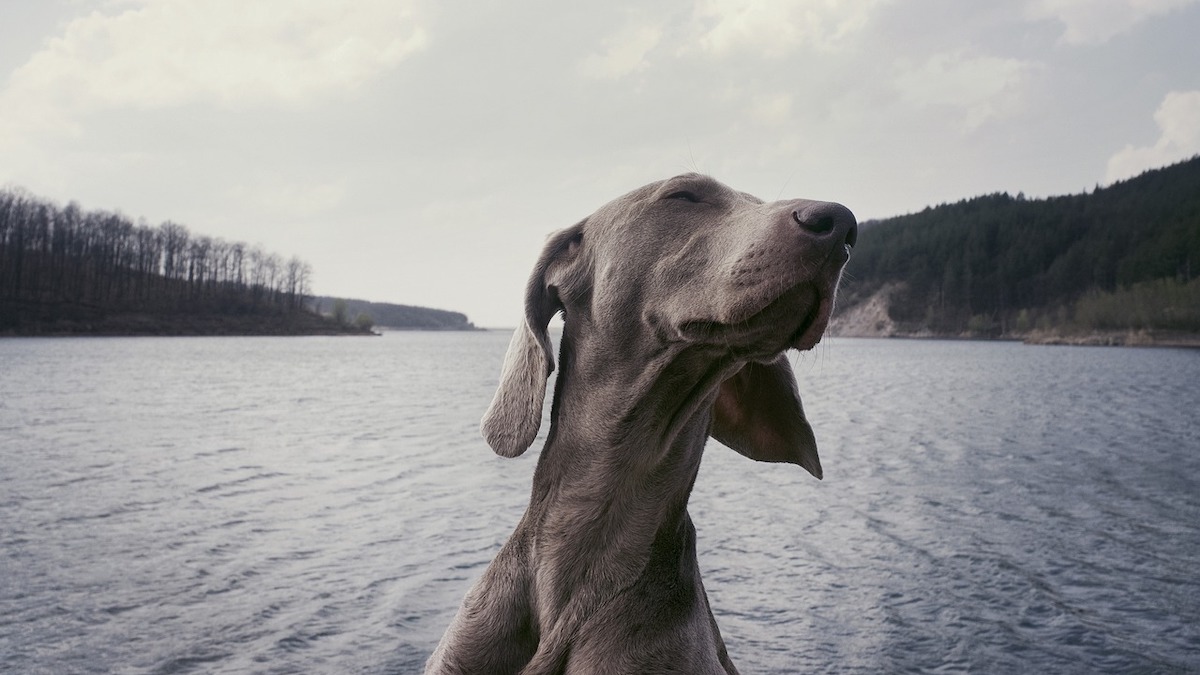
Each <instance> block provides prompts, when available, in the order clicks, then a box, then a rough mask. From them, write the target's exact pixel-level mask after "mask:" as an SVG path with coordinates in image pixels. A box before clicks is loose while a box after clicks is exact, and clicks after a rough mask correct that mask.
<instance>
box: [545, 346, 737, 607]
mask: <svg viewBox="0 0 1200 675" xmlns="http://www.w3.org/2000/svg"><path fill="white" fill-rule="evenodd" d="M572 328H573V327H572V326H571V325H569V324H568V326H567V327H566V328H565V329H564V335H563V344H562V349H561V356H560V364H559V368H560V372H559V376H558V379H557V383H556V386H555V392H554V404H553V411H552V414H551V428H550V433H549V435H548V438H547V441H546V445H545V447H544V449H543V450H542V454H541V457H540V458H539V460H538V467H537V471H536V473H535V475H534V481H533V494H532V497H531V500H530V509H529V513H528V514H527V516H526V523H525V524H526V526H528V527H532V528H533V536H534V542H533V546H534V550H535V551H536V552H535V555H538V556H551V557H554V558H558V560H556V562H558V563H561V564H556V565H553V566H550V567H547V568H544V569H556V570H561V571H562V572H563V573H564V574H565V575H566V576H565V577H564V578H561V579H556V580H553V582H552V585H553V586H554V587H555V591H556V592H557V593H561V594H563V597H564V598H566V597H568V596H571V595H576V594H578V593H579V592H580V588H581V587H586V588H587V589H588V590H590V591H591V592H594V593H596V594H597V595H598V597H597V600H602V598H603V596H604V594H605V593H608V592H611V591H613V590H614V589H620V588H624V587H626V586H627V585H628V584H630V583H632V581H633V580H634V579H636V578H637V576H638V575H639V574H640V573H642V570H644V569H645V568H646V566H647V564H648V563H649V561H650V560H651V558H652V557H659V558H661V556H662V555H664V551H669V552H670V553H669V555H675V556H677V557H680V558H682V557H684V556H690V558H691V562H692V563H694V560H695V549H694V530H693V528H692V526H691V521H690V519H689V517H688V514H687V501H688V496H689V494H690V493H691V490H692V485H693V483H694V482H695V479H696V474H697V472H698V471H699V468H700V459H701V455H702V453H703V450H704V444H705V441H706V440H707V439H708V432H709V424H710V420H711V409H712V402H713V399H714V397H715V395H716V388H717V386H718V385H719V383H720V381H721V378H722V376H723V375H724V374H726V372H727V371H728V368H727V367H721V366H720V365H711V366H709V367H707V368H699V367H697V365H698V364H697V363H694V361H697V360H698V359H700V358H702V355H700V354H697V353H693V352H689V351H688V350H686V349H678V348H664V349H659V350H657V351H655V352H653V353H631V352H630V351H628V350H630V349H635V348H636V347H633V346H632V345H629V344H621V345H614V344H612V342H611V341H606V340H604V339H603V337H602V336H601V337H600V338H597V337H594V332H593V331H590V330H572ZM709 358H710V359H711V357H709ZM629 364H638V366H639V367H638V368H637V369H631V368H630V367H629ZM680 562H681V563H687V562H688V561H686V560H681V561H680ZM542 600H543V601H546V600H551V599H549V598H542ZM551 602H552V603H553V602H554V601H553V600H551Z"/></svg>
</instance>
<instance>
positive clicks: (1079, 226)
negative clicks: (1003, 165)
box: [841, 157, 1200, 335]
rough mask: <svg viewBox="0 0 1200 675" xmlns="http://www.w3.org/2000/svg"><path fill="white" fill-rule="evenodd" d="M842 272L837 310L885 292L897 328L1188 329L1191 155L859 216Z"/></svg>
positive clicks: (1196, 276) (1198, 263)
mask: <svg viewBox="0 0 1200 675" xmlns="http://www.w3.org/2000/svg"><path fill="white" fill-rule="evenodd" d="M846 278H847V283H846V284H845V286H843V290H844V293H845V295H844V297H843V299H842V301H841V304H842V305H843V307H846V306H852V305H854V304H856V303H857V302H861V301H863V300H865V299H867V298H869V297H871V296H872V295H873V294H875V293H876V292H878V291H879V290H880V289H882V288H884V287H891V288H893V289H895V290H894V292H893V293H892V297H891V302H890V306H889V314H890V315H891V316H890V318H891V319H893V320H894V321H895V322H896V323H897V324H898V325H899V326H901V327H902V329H903V330H912V331H919V330H925V331H932V332H934V333H941V334H956V333H964V332H969V333H976V334H991V335H1001V334H1011V333H1019V332H1024V331H1028V330H1030V329H1034V328H1038V327H1043V328H1050V327H1062V326H1063V325H1065V324H1072V323H1074V324H1077V327H1078V328H1082V329H1094V328H1129V329H1137V328H1146V329H1171V330H1190V331H1196V330H1200V157H1195V158H1192V159H1191V160H1188V161H1185V162H1181V163H1179V164H1175V165H1173V166H1169V167H1165V168H1162V169H1156V170H1152V171H1148V172H1146V173H1143V174H1142V175H1140V176H1137V177H1135V178H1132V179H1129V180H1126V181H1122V182H1119V183H1116V184H1114V185H1111V186H1109V187H1106V188H1097V189H1096V190H1095V191H1093V192H1091V193H1090V194H1089V193H1085V194H1077V195H1070V196H1063V197H1052V198H1048V199H1027V198H1025V196H1024V195H1021V194H1018V195H1016V196H1015V197H1014V196H1011V195H1008V194H1003V193H998V194H991V195H985V196H981V197H976V198H973V199H967V200H963V201H959V202H957V203H953V204H942V205H939V206H936V207H931V208H926V209H925V210H923V211H921V212H919V213H914V214H910V215H905V216H899V217H895V218H889V219H886V220H882V221H877V222H872V223H864V225H863V229H862V236H860V238H859V243H858V246H857V247H856V248H855V250H854V253H853V255H852V256H851V258H850V262H849V263H848V265H847V268H846ZM1151 307H1156V308H1157V309H1154V311H1150V308H1151Z"/></svg>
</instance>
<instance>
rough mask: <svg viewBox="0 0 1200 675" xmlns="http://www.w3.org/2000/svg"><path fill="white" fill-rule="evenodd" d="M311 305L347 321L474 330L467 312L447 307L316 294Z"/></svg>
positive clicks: (406, 327) (385, 326)
mask: <svg viewBox="0 0 1200 675" xmlns="http://www.w3.org/2000/svg"><path fill="white" fill-rule="evenodd" d="M312 306H313V308H314V309H316V310H317V311H319V312H321V313H322V314H328V315H331V316H333V317H334V319H336V320H339V321H341V322H344V323H354V324H357V325H372V326H377V327H380V328H396V329H401V330H475V324H473V323H471V322H470V321H468V320H467V315H466V314H462V313H460V312H450V311H446V310H444V309H430V308H428V307H414V306H412V305H395V304H392V303H388V302H368V301H366V300H354V299H351V298H331V297H316V298H313V299H312Z"/></svg>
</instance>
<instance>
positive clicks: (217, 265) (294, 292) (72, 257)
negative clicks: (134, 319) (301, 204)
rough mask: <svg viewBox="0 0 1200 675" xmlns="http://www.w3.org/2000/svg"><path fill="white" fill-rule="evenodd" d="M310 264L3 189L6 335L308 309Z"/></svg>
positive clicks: (1, 292) (0, 311)
mask: <svg viewBox="0 0 1200 675" xmlns="http://www.w3.org/2000/svg"><path fill="white" fill-rule="evenodd" d="M311 278H312V268H311V266H310V265H309V264H308V263H306V262H304V261H302V260H300V259H299V258H296V257H292V258H289V259H284V258H282V257H280V256H279V255H277V254H275V253H271V252H269V251H266V250H264V249H263V248H261V247H260V246H250V245H247V244H244V243H242V242H231V241H226V240H224V239H220V238H216V237H209V236H203V235H196V234H193V233H191V232H190V231H189V230H188V228H187V227H185V226H183V225H180V224H178V223H173V222H165V223H162V224H161V225H156V226H154V225H148V224H146V223H145V222H144V221H141V220H139V222H137V223H134V222H133V221H132V220H130V219H129V218H128V217H127V216H124V215H122V214H120V213H116V212H110V211H85V210H83V209H82V208H81V207H80V206H79V204H77V203H76V202H71V203H69V204H67V205H66V206H65V207H61V208H60V207H59V206H57V205H56V204H54V203H52V202H50V201H47V200H45V199H40V198H37V197H35V196H33V195H31V194H29V193H28V192H25V191H23V190H20V189H5V190H0V328H6V327H8V328H11V327H15V326H17V325H19V324H20V323H21V322H22V321H26V322H28V321H36V320H53V319H57V318H64V317H65V318H78V317H81V316H94V315H104V314H111V313H129V312H141V313H152V314H165V313H209V314H264V313H271V314H289V313H294V312H300V311H306V310H305V299H306V298H307V297H308V296H309V295H310V283H311Z"/></svg>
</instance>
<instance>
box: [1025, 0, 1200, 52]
mask: <svg viewBox="0 0 1200 675" xmlns="http://www.w3.org/2000/svg"><path fill="white" fill-rule="evenodd" d="M1197 1H1198V0H1030V1H1029V2H1028V3H1027V4H1026V6H1025V15H1026V16H1027V17H1028V18H1030V19H1034V20H1043V19H1052V20H1056V21H1059V22H1061V23H1062V24H1063V27H1064V30H1063V34H1062V37H1061V38H1060V40H1061V41H1062V42H1064V43H1066V44H1068V45H1076V46H1078V45H1095V44H1103V43H1105V42H1107V41H1108V40H1109V39H1110V38H1112V37H1113V36H1115V35H1119V34H1121V33H1124V32H1126V31H1128V30H1130V29H1131V28H1133V26H1134V25H1136V24H1137V23H1139V22H1141V21H1143V20H1145V19H1148V18H1150V17H1153V16H1157V15H1159V14H1166V13H1167V12H1171V11H1173V10H1176V9H1179V8H1181V7H1185V6H1187V5H1190V4H1193V3H1195V2H1197Z"/></svg>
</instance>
